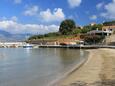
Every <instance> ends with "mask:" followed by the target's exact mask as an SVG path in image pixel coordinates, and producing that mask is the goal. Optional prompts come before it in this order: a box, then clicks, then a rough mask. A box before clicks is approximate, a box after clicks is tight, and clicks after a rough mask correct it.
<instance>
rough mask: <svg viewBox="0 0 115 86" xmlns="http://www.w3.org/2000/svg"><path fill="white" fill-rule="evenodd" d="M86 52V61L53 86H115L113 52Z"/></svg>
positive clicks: (110, 50)
mask: <svg viewBox="0 0 115 86" xmlns="http://www.w3.org/2000/svg"><path fill="white" fill-rule="evenodd" d="M88 51H89V52H90V54H89V57H88V59H87V61H86V62H85V63H84V64H83V65H82V66H81V67H80V68H79V69H76V70H75V71H73V72H72V73H71V74H70V75H67V76H66V78H64V79H62V80H61V81H60V82H58V83H56V84H55V85H53V86H115V65H114V64H115V63H114V62H115V57H114V56H115V50H114V49H94V50H88Z"/></svg>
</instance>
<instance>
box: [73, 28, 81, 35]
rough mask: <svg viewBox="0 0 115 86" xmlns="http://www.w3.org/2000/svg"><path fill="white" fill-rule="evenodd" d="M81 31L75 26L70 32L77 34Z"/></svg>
mask: <svg viewBox="0 0 115 86" xmlns="http://www.w3.org/2000/svg"><path fill="white" fill-rule="evenodd" d="M79 33H81V29H78V28H76V29H75V30H73V32H72V34H79Z"/></svg>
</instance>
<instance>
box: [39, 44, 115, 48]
mask: <svg viewBox="0 0 115 86" xmlns="http://www.w3.org/2000/svg"><path fill="white" fill-rule="evenodd" d="M38 47H39V48H73V49H98V48H113V49H115V46H108V45H83V46H80V45H39V46H38Z"/></svg>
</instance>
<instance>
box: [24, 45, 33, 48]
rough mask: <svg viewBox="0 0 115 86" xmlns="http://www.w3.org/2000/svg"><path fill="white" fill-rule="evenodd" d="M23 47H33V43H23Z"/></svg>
mask: <svg viewBox="0 0 115 86" xmlns="http://www.w3.org/2000/svg"><path fill="white" fill-rule="evenodd" d="M23 48H33V45H32V44H25V45H24V46H23Z"/></svg>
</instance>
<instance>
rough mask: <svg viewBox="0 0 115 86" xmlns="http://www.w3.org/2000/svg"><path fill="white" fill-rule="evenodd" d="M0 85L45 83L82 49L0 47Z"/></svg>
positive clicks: (65, 67)
mask: <svg viewBox="0 0 115 86" xmlns="http://www.w3.org/2000/svg"><path fill="white" fill-rule="evenodd" d="M0 52H1V53H0V56H1V58H2V59H0V86H38V85H39V86H46V85H47V83H49V82H51V81H52V80H54V79H55V78H56V77H57V76H58V75H59V74H61V73H63V72H64V71H65V70H67V69H68V68H69V66H70V65H71V64H76V63H78V62H79V61H80V57H81V56H84V55H85V52H84V51H79V50H74V49H56V48H55V49H49V48H47V49H42V48H39V49H0Z"/></svg>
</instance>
